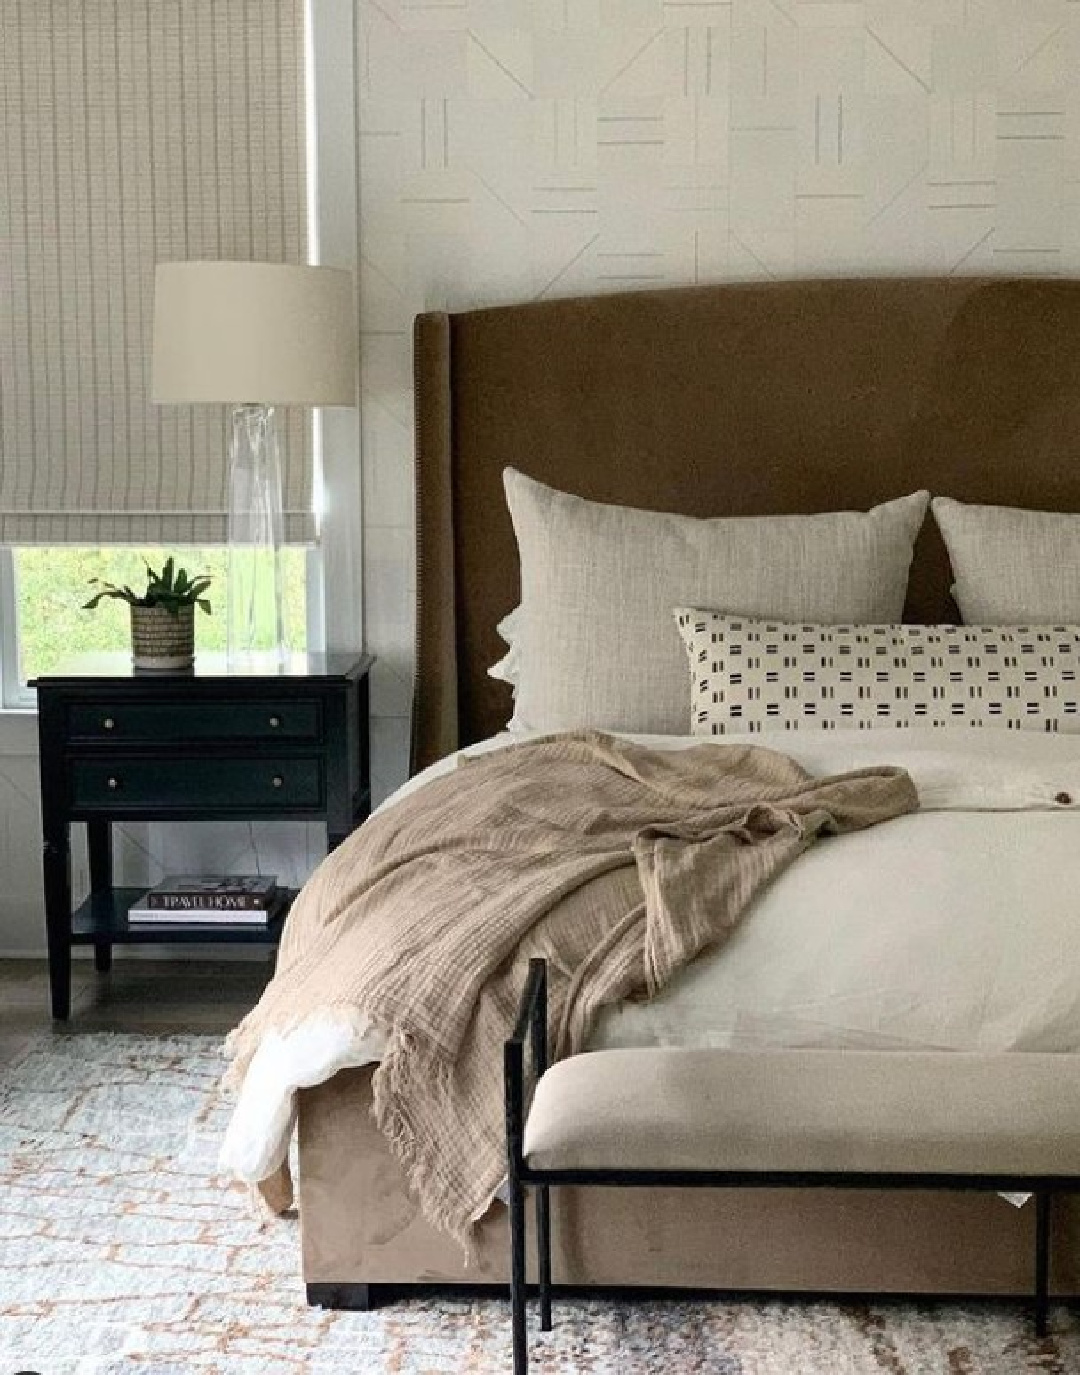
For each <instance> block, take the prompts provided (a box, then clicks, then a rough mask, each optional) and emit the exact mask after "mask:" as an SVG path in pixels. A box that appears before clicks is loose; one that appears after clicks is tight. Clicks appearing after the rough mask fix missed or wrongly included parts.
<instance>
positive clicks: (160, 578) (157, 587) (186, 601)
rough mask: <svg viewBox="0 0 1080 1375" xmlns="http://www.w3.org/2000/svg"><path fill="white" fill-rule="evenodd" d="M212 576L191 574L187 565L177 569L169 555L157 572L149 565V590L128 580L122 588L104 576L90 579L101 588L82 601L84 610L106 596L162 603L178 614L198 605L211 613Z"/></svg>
mask: <svg viewBox="0 0 1080 1375" xmlns="http://www.w3.org/2000/svg"><path fill="white" fill-rule="evenodd" d="M212 581H213V579H212V578H211V577H210V575H209V574H208V573H200V574H198V575H197V576H196V577H192V576H191V575H190V574H189V573H188V571H187V570H186V569H185V568H177V567H176V560H175V559H174V558H168V559H166V560H165V563H164V564H163V566H162V569H161V572H160V573H159V572H157V571H156V570H155V569H154V568H153V567H152V566H151V565H150V564H149V563H148V564H147V565H146V591H145V592H143V593H141V594H140V593H138V592H135V591H133V590H132V589H131V588H130V587H128V586H127V584H126V583H125V584H124V585H123V586H122V587H121V586H118V585H117V584H116V583H114V582H106V581H105V580H104V579H103V578H91V579H90V586H91V587H97V588H98V589H99V590H98V591H97V592H95V593H94V595H93V596H92V597H91V598H90V600H89V601H88V602H84V603H83V610H84V611H93V610H95V609H96V608H97V606H98V605H99V604H100V603H101V602H102V601H105V600H106V599H112V600H113V601H118V602H127V604H128V606H162V607H164V608H165V610H166V611H168V612H170V613H171V614H172V615H174V616H176V615H178V614H179V612H180V608H181V607H184V606H198V607H201V608H202V610H203V611H205V612H206V614H207V615H208V616H209V615H210V614H211V610H210V602H209V601H208V600H207V598H206V597H205V596H203V593H204V592H205V591H206V589H207V588H208V587H209V586H210V584H211V582H212Z"/></svg>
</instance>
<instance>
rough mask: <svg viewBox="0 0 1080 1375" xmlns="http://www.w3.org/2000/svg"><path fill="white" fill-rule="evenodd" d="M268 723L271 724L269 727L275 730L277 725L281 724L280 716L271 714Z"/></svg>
mask: <svg viewBox="0 0 1080 1375" xmlns="http://www.w3.org/2000/svg"><path fill="white" fill-rule="evenodd" d="M270 725H271V728H272V729H273V730H277V728H278V726H280V725H281V717H280V716H271V718H270Z"/></svg>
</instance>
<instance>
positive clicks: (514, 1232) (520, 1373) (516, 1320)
mask: <svg viewBox="0 0 1080 1375" xmlns="http://www.w3.org/2000/svg"><path fill="white" fill-rule="evenodd" d="M510 1323H511V1330H512V1333H513V1343H514V1375H527V1372H528V1369H529V1350H528V1333H527V1331H526V1328H525V1190H524V1188H523V1187H522V1186H521V1184H519V1183H518V1182H517V1180H515V1179H512V1180H511V1181H510Z"/></svg>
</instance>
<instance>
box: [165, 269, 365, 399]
mask: <svg viewBox="0 0 1080 1375" xmlns="http://www.w3.org/2000/svg"><path fill="white" fill-rule="evenodd" d="M356 364H357V335H356V320H355V311H354V307H353V279H352V274H351V273H350V272H345V271H342V270H341V269H339V268H333V267H299V266H295V265H294V264H291V263H236V262H177V263H159V264H158V265H157V269H156V281H155V294H154V355H153V377H152V395H153V399H154V400H155V401H157V402H164V403H180V404H191V403H196V404H197V403H206V402H209V403H215V402H218V403H220V402H224V403H226V404H230V403H231V404H238V403H244V402H256V403H258V404H261V405H266V406H354V405H355V404H356Z"/></svg>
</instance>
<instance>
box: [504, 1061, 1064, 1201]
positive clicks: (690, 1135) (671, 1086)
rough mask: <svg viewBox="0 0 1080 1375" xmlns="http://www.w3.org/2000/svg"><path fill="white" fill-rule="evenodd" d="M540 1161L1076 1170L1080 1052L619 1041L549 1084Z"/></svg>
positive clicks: (537, 1147)
mask: <svg viewBox="0 0 1080 1375" xmlns="http://www.w3.org/2000/svg"><path fill="white" fill-rule="evenodd" d="M524 1158H525V1161H526V1163H527V1164H528V1165H529V1166H530V1167H531V1168H533V1169H538V1170H560V1171H561V1170H618V1171H634V1170H643V1171H652V1170H658V1169H663V1170H711V1171H732V1172H740V1171H763V1172H776V1173H782V1172H793V1173H800V1174H807V1173H823V1174H830V1173H872V1174H919V1175H937V1174H958V1175H967V1176H970V1175H1000V1176H1005V1175H1028V1176H1044V1177H1045V1176H1075V1175H1076V1174H1078V1173H1080V1055H1057V1054H1034V1053H1030V1054H1029V1053H1020V1052H1017V1053H1014V1054H996V1055H995V1054H989V1055H986V1054H964V1053H956V1054H947V1053H942V1052H940V1051H929V1052H903V1051H883V1052H872V1051H828V1050H821V1051H808V1050H794V1051H729V1050H722V1051H720V1050H678V1049H666V1048H657V1049H645V1050H607V1051H597V1052H594V1053H590V1054H586V1055H577V1056H574V1057H573V1058H571V1059H569V1060H562V1061H560V1062H559V1063H558V1064H556V1065H553V1066H552V1067H551V1068H550V1069H548V1070H547V1072H546V1073H545V1074H544V1075H543V1076H542V1077H541V1079H540V1081H539V1083H538V1084H537V1086H536V1091H535V1094H534V1096H533V1101H532V1106H531V1108H530V1110H529V1114H528V1118H527V1121H526V1125H525V1134H524Z"/></svg>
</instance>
